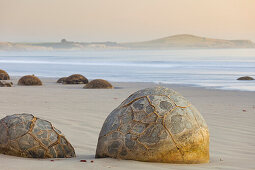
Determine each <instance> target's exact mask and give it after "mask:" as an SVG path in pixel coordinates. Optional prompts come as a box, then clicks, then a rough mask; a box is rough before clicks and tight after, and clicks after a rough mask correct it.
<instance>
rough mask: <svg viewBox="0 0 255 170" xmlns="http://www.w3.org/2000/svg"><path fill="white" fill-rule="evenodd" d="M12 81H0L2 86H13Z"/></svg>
mask: <svg viewBox="0 0 255 170" xmlns="http://www.w3.org/2000/svg"><path fill="white" fill-rule="evenodd" d="M12 86H13V83H12V82H6V81H0V87H12Z"/></svg>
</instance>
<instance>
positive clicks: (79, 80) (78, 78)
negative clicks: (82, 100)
mask: <svg viewBox="0 0 255 170" xmlns="http://www.w3.org/2000/svg"><path fill="white" fill-rule="evenodd" d="M88 82H89V81H88V79H87V78H86V77H84V76H83V75H81V74H73V75H71V76H69V77H67V78H66V79H65V81H64V82H63V83H64V84H87V83H88Z"/></svg>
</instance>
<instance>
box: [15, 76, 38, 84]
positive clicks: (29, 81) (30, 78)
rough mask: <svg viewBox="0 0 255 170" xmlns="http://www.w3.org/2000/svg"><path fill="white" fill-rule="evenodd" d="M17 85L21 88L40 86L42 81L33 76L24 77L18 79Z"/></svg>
mask: <svg viewBox="0 0 255 170" xmlns="http://www.w3.org/2000/svg"><path fill="white" fill-rule="evenodd" d="M18 85H21V86H41V85H42V81H41V80H40V79H39V78H38V77H36V76H35V75H26V76H23V77H21V78H20V79H19V81H18Z"/></svg>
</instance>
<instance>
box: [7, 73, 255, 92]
mask: <svg viewBox="0 0 255 170" xmlns="http://www.w3.org/2000/svg"><path fill="white" fill-rule="evenodd" d="M21 77H22V76H12V77H11V80H8V81H14V86H15V85H17V82H18V79H19V78H21ZM38 78H40V79H41V80H42V82H44V81H46V82H49V81H50V82H51V83H53V82H54V81H55V83H56V82H57V80H58V79H59V78H61V77H44V76H38ZM88 80H89V81H91V80H93V79H88ZM107 81H108V80H107ZM250 81H254V82H255V80H250ZM109 82H110V83H113V84H148V85H150V86H151V85H154V86H164V87H183V88H185V87H186V88H201V89H205V90H217V91H233V92H251V93H253V92H255V91H252V90H242V89H239V90H237V89H223V88H214V87H208V86H199V85H195V84H171V83H160V82H135V81H130V82H128V81H109Z"/></svg>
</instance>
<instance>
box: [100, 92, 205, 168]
mask: <svg viewBox="0 0 255 170" xmlns="http://www.w3.org/2000/svg"><path fill="white" fill-rule="evenodd" d="M104 157H112V158H117V159H129V160H138V161H148V162H168V163H206V162H209V131H208V127H207V124H206V122H205V120H204V119H203V117H202V116H201V114H200V113H199V111H198V110H197V109H196V108H195V107H194V106H193V105H192V104H191V103H190V102H189V101H188V100H187V99H185V98H184V97H183V96H181V95H180V94H179V93H177V92H175V91H174V90H171V89H167V88H163V87H155V88H147V89H143V90H139V91H137V92H135V93H134V94H132V95H131V96H129V97H128V98H127V99H126V100H125V101H123V102H122V103H121V104H120V106H118V107H117V108H116V109H114V110H113V111H112V112H111V113H110V115H109V116H108V117H107V118H106V120H105V122H104V124H103V127H102V129H101V132H100V134H99V138H98V144H97V150H96V158H104Z"/></svg>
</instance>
